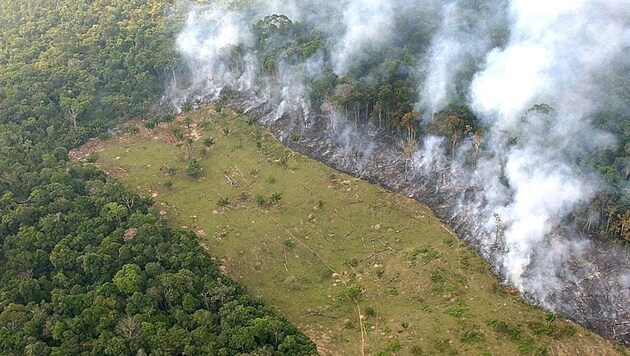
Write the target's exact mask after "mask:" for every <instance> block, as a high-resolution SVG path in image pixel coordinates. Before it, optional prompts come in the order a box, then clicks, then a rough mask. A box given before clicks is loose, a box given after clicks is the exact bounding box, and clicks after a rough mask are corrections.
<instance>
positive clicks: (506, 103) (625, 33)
mask: <svg viewBox="0 0 630 356" xmlns="http://www.w3.org/2000/svg"><path fill="white" fill-rule="evenodd" d="M274 13H278V14H285V15H287V16H288V17H289V18H291V19H292V20H293V21H299V22H302V23H305V24H308V25H309V26H312V27H313V28H315V29H317V30H319V31H321V33H323V34H324V37H325V43H324V47H325V48H324V49H323V50H320V51H319V52H318V53H317V54H315V55H314V56H312V57H311V58H309V59H308V60H307V61H305V62H300V63H289V62H287V63H284V62H282V63H278V65H277V69H276V73H274V75H273V76H269V75H264V74H262V71H261V68H259V67H258V66H259V65H258V64H257V63H259V60H260V58H258V57H257V56H258V55H259V53H257V52H256V51H254V50H252V48H253V46H254V42H255V38H253V34H252V32H251V25H252V24H253V23H255V22H256V21H257V20H259V19H261V18H263V17H265V16H267V15H271V14H274ZM399 23H407V24H413V26H416V29H419V31H418V33H422V34H424V35H426V36H428V37H429V38H430V40H429V41H427V48H422V49H416V51H417V52H418V53H412V54H413V55H415V56H416V59H417V61H418V62H417V63H418V64H417V68H414V69H410V70H409V71H410V72H412V73H414V75H415V79H416V80H417V82H418V93H419V98H418V103H417V105H416V106H417V107H419V108H420V109H421V110H422V111H424V113H425V115H424V117H425V119H426V120H427V121H430V120H431V118H432V117H433V115H431V114H432V113H435V112H439V111H440V110H443V109H444V108H445V106H446V105H447V104H449V103H451V102H459V103H465V104H467V105H468V106H469V107H470V108H472V110H473V111H474V113H475V114H476V115H477V117H478V118H479V119H480V121H481V126H482V127H483V128H484V133H483V144H482V145H480V146H479V147H478V150H479V152H478V153H477V154H476V162H475V164H474V165H471V164H470V163H469V162H468V159H469V158H470V154H469V152H470V151H471V150H472V147H473V142H472V140H471V139H470V138H468V139H466V140H465V141H464V142H463V143H462V144H461V145H460V146H459V149H458V150H456V151H455V152H448V150H447V149H446V148H445V147H446V146H449V145H448V143H447V142H446V141H448V140H445V139H444V138H441V137H435V136H425V137H424V139H423V141H422V144H421V145H420V148H419V149H418V150H417V151H416V152H415V153H414V154H413V156H412V158H411V161H412V165H411V166H412V167H414V170H415V173H416V174H418V175H420V176H430V175H432V174H433V175H437V176H439V180H438V185H437V186H436V190H437V191H438V192H441V191H448V192H450V194H452V195H455V194H458V196H457V197H456V198H454V201H455V202H457V203H459V204H455V205H456V206H455V207H454V209H453V215H455V216H460V217H464V219H465V220H466V221H468V222H469V223H470V224H472V225H475V226H474V227H471V231H475V235H474V236H473V237H472V239H473V240H474V241H473V242H474V244H475V245H476V246H478V248H479V249H480V251H481V252H482V254H484V256H486V257H488V258H489V259H490V260H491V261H492V262H493V263H494V264H495V267H496V270H498V271H499V272H500V273H501V274H502V275H503V276H504V277H505V278H506V281H507V282H509V283H511V284H512V285H514V286H515V287H517V288H518V289H519V290H520V291H522V292H524V293H525V294H527V295H532V296H534V297H535V299H536V300H537V301H538V302H539V303H542V304H544V305H546V306H547V307H549V308H554V305H553V302H552V301H551V299H550V298H552V297H553V296H554V295H555V294H557V292H558V288H559V287H558V284H560V283H558V281H559V279H560V278H565V279H564V281H565V283H577V282H575V280H577V279H579V278H583V277H575V276H571V273H569V272H568V271H567V270H566V266H567V264H568V261H569V259H571V258H572V259H575V258H577V257H576V256H578V257H581V256H582V255H584V254H586V253H590V251H591V250H590V249H592V248H593V246H592V244H591V243H590V242H589V240H587V239H584V238H583V237H580V236H579V234H577V233H575V232H574V230H571V229H569V228H567V229H565V230H563V231H564V232H565V233H566V236H559V235H558V234H557V231H558V228H560V227H563V226H564V225H566V222H567V219H568V218H570V217H571V214H572V213H573V212H574V211H576V210H577V209H579V208H581V207H583V206H585V205H586V204H588V203H589V202H590V201H591V200H592V199H593V198H594V197H595V195H596V194H598V193H599V192H601V190H602V189H603V186H602V184H601V183H600V180H599V179H598V177H597V176H596V174H594V173H587V172H585V170H584V169H583V167H580V166H579V161H580V159H581V158H582V157H584V155H586V154H589V153H591V152H593V151H595V150H599V149H602V148H614V147H615V146H616V144H617V143H616V142H615V140H614V138H613V137H612V135H610V134H607V133H605V132H603V131H599V130H597V129H595V128H594V127H593V123H592V120H593V116H594V114H595V113H596V112H597V111H598V110H601V109H602V106H603V105H606V102H607V100H608V95H609V90H608V87H607V82H609V81H610V78H611V77H612V78H614V77H615V76H616V75H617V74H611V73H617V72H615V70H617V71H618V68H623V67H625V68H628V67H630V56H628V53H630V1H628V0H556V1H542V0H512V1H509V0H493V1H485V2H482V1H480V2H461V1H447V2H440V1H433V0H431V1H429V0H425V1H412V0H404V1H394V0H380V1H379V0H370V1H358V0H342V1H328V2H322V1H314V0H305V1H299V2H298V1H280V0H267V1H258V2H256V3H255V4H254V5H253V6H252V7H251V8H250V9H248V10H247V11H244V10H243V9H242V8H239V7H238V6H212V5H211V6H206V7H199V6H195V7H192V8H191V11H190V15H189V17H188V20H187V23H186V26H185V28H184V30H183V31H182V32H181V33H180V35H179V36H178V38H177V49H178V51H179V53H180V54H181V55H182V57H183V59H184V61H186V63H187V67H188V68H189V70H190V71H191V78H192V79H191V81H190V83H189V86H188V87H187V88H179V87H176V88H173V89H172V91H171V92H170V93H169V95H170V100H172V101H173V102H175V103H178V102H181V101H182V100H183V99H185V98H186V97H187V96H190V95H208V96H210V97H215V96H216V95H217V94H218V93H219V92H220V91H221V90H222V89H223V88H226V87H229V88H232V89H236V90H239V91H250V92H254V93H255V96H256V97H257V98H258V99H259V101H261V102H262V101H266V102H268V103H271V104H273V107H274V110H273V112H271V113H270V114H269V115H268V117H267V118H266V119H267V120H270V121H271V120H273V121H275V120H278V119H279V118H281V117H283V116H284V115H288V116H291V117H296V118H305V120H303V121H299V120H298V121H299V122H298V124H299V125H302V127H305V126H308V125H309V124H310V120H309V117H310V116H311V114H312V113H313V112H314V111H319V112H323V113H325V114H327V115H329V116H330V117H329V123H328V129H329V131H330V137H332V140H333V141H334V145H333V146H334V147H338V148H336V149H338V152H337V153H336V154H335V155H333V157H334V159H335V160H337V161H341V162H343V164H342V166H349V165H351V164H354V165H355V166H356V169H357V171H358V172H362V170H363V169H364V167H366V166H368V165H369V162H368V161H369V159H370V158H371V157H373V155H375V154H377V153H375V151H376V150H375V149H374V147H373V142H372V139H371V138H370V137H366V136H361V134H359V132H358V131H357V130H356V125H354V123H351V122H349V121H348V119H347V118H345V117H344V116H343V113H341V112H340V111H335V110H334V108H331V107H330V105H329V103H325V105H327V106H326V107H312V103H311V102H310V100H309V92H308V90H307V88H306V87H305V84H304V81H305V80H306V79H307V78H313V77H318V76H319V75H321V74H322V73H323V72H324V69H325V68H327V67H328V68H331V69H332V71H333V72H334V73H335V74H336V75H338V76H339V77H342V76H344V75H347V74H348V73H350V72H352V70H353V69H356V67H357V65H359V64H361V63H363V62H365V61H369V60H370V59H372V56H375V55H378V56H381V57H378V58H391V57H388V54H389V53H390V52H391V53H404V51H403V52H395V51H391V48H390V47H394V46H397V48H399V47H403V48H404V49H406V48H408V47H409V48H416V47H414V43H399V42H400V38H407V37H405V36H407V35H408V33H397V31H399V27H397V24H399ZM434 24H437V26H436V25H434ZM409 38H414V39H415V38H416V37H409ZM230 53H231V55H232V56H237V57H239V59H238V60H237V61H234V60H233V58H232V60H226V54H230ZM234 63H236V68H235V67H234V66H235V64H234ZM472 73H474V75H472ZM541 104H544V105H541ZM475 145H476V144H475ZM357 152H362V155H361V156H360V157H359V156H358V154H357ZM359 158H360V159H359ZM352 162H355V163H352ZM629 166H630V164H629ZM625 189H630V188H628V187H626V188H625ZM469 190H472V191H474V192H476V193H475V196H474V197H472V198H471V197H468V196H466V193H464V192H466V191H469ZM497 246H498V247H497ZM588 271H589V273H590V274H591V275H597V276H599V275H600V274H599V271H598V270H597V267H596V266H593V267H589V269H588ZM561 276H565V277H561ZM611 278H613V279H614V281H613V282H610V283H612V284H615V283H616V285H627V284H628V282H627V281H628V280H630V274H628V271H620V272H619V276H613V277H611ZM574 279H575V280H574ZM621 300H622V302H623V301H624V300H626V299H623V298H622V299H621ZM620 303H621V302H620ZM625 308H627V306H626V307H625ZM625 310H627V309H625ZM574 317H575V318H579V317H578V316H574Z"/></svg>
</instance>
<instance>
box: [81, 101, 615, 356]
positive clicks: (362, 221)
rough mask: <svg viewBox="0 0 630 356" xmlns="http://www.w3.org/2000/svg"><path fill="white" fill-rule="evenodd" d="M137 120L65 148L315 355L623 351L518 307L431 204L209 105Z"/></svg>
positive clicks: (536, 311)
mask: <svg viewBox="0 0 630 356" xmlns="http://www.w3.org/2000/svg"><path fill="white" fill-rule="evenodd" d="M138 127H140V130H139V132H138V133H127V134H124V135H122V136H121V137H115V138H110V139H109V140H106V141H93V142H90V143H89V144H88V145H86V146H85V147H83V148H82V149H81V150H80V151H77V152H73V155H74V157H75V158H77V159H83V160H86V159H87V158H90V159H91V160H96V164H97V165H99V166H100V167H101V168H103V169H104V170H106V171H107V172H109V173H110V174H112V175H115V176H116V177H118V178H119V179H121V180H122V181H123V182H124V183H125V184H127V185H129V186H131V187H134V188H136V189H137V190H138V191H139V192H140V193H142V194H144V195H147V196H152V197H153V198H154V200H155V207H156V209H158V211H159V213H160V214H161V215H163V216H164V217H165V218H166V219H168V220H169V221H171V222H172V223H173V224H177V225H179V226H182V227H183V228H186V229H193V230H194V231H195V232H196V233H197V235H198V236H199V238H200V243H202V244H203V245H204V246H205V247H207V248H208V249H209V250H210V251H211V254H212V255H213V256H214V257H215V258H217V259H218V262H219V263H220V265H221V266H222V267H221V268H222V269H223V270H224V271H225V273H227V274H228V275H230V276H231V277H233V278H235V279H236V280H238V281H240V282H241V283H242V284H243V285H245V286H246V287H247V289H248V290H249V293H250V294H252V295H253V296H254V297H256V298H260V299H261V300H263V301H264V302H266V303H268V304H269V305H271V306H273V307H274V308H276V309H277V310H278V311H279V312H280V313H281V314H282V315H284V316H286V317H287V318H288V319H289V320H290V321H292V322H293V323H294V324H295V325H297V326H298V327H300V328H302V330H304V331H305V332H306V333H307V334H308V335H309V336H310V337H312V338H313V340H314V341H315V342H316V343H317V344H318V347H319V350H320V352H321V353H322V354H331V355H360V354H362V353H364V354H366V355H424V354H429V355H431V354H436V355H444V354H446V355H448V354H452V355H455V354H460V355H508V354H524V355H533V354H536V355H544V354H550V355H554V354H565V355H578V354H597V355H605V354H618V353H622V352H623V350H621V349H620V348H617V347H616V346H614V345H612V344H611V343H609V342H608V341H605V340H603V339H602V338H600V337H598V336H596V335H594V334H592V333H589V332H588V331H586V330H584V329H583V328H581V327H579V326H577V325H575V324H572V323H570V322H567V321H564V320H560V319H556V318H555V317H554V316H552V315H549V314H547V313H545V312H544V311H542V310H541V309H539V308H536V307H533V306H529V305H525V304H524V303H523V302H521V300H520V299H519V298H518V297H517V296H515V295H512V294H511V293H510V292H509V291H508V290H506V289H505V288H504V287H502V286H501V285H499V284H498V283H497V280H496V279H495V278H494V277H493V276H492V274H491V273H490V271H489V269H488V267H487V266H486V264H485V262H484V261H483V260H482V259H481V258H479V257H478V256H477V255H476V254H475V253H474V252H473V251H472V250H470V249H469V248H467V247H466V246H465V245H463V244H462V243H461V242H460V241H459V240H458V239H457V238H456V237H455V236H453V235H452V233H451V232H450V231H448V230H446V229H445V228H444V227H443V225H442V224H440V223H439V222H438V221H437V220H436V218H435V217H434V216H433V214H432V212H431V211H430V210H429V209H428V208H426V207H424V206H423V205H421V204H418V203H417V202H415V201H413V200H411V199H408V198H406V197H403V196H401V195H397V194H393V193H391V192H388V191H385V190H384V189H382V188H380V187H377V186H372V185H370V184H368V183H366V182H363V181H360V180H357V179H354V178H352V177H349V176H347V175H345V174H342V173H339V172H336V171H334V170H332V169H330V168H328V167H326V166H325V165H323V164H320V163H318V162H316V161H313V160H310V159H308V158H305V157H303V156H301V155H299V154H296V153H293V152H291V151H290V150H288V149H286V148H285V147H284V146H282V145H281V144H280V143H279V142H277V141H276V140H275V139H274V138H273V137H272V136H271V135H270V134H269V133H268V132H267V131H266V130H265V129H264V128H263V127H260V126H257V125H256V124H255V123H254V122H253V120H251V118H247V117H244V116H241V115H238V114H236V113H234V112H233V111H231V110H229V109H223V110H222V111H221V112H220V113H218V112H215V111H214V110H213V109H212V108H205V109H202V110H199V111H197V112H194V113H189V114H186V115H184V116H180V117H178V118H177V119H176V120H175V121H173V122H171V123H161V124H160V125H158V126H157V127H156V128H155V129H153V130H148V129H146V128H144V127H141V125H139V124H138ZM133 131H134V130H128V131H127V132H133ZM188 138H190V139H188ZM295 139H298V140H299V137H296V138H295ZM90 153H91V154H90ZM88 156H90V157H88ZM192 159H195V160H196V161H197V162H199V164H200V168H201V170H200V172H199V173H198V175H196V176H194V177H193V176H190V175H188V174H187V168H188V167H189V166H190V163H191V161H192ZM191 173H194V172H191Z"/></svg>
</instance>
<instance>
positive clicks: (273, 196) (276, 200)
mask: <svg viewBox="0 0 630 356" xmlns="http://www.w3.org/2000/svg"><path fill="white" fill-rule="evenodd" d="M281 199H282V193H278V192H276V193H272V194H271V197H270V198H269V200H271V202H272V203H274V204H277V203H279V202H280V200H281Z"/></svg>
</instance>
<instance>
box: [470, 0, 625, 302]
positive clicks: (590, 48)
mask: <svg viewBox="0 0 630 356" xmlns="http://www.w3.org/2000/svg"><path fill="white" fill-rule="evenodd" d="M589 5H590V6H589ZM606 5H607V4H606V3H605V2H602V3H600V4H599V6H601V7H600V9H601V10H605V9H606ZM591 6H594V4H593V2H591V3H590V4H587V3H586V1H557V2H553V4H542V3H541V2H539V1H513V2H512V4H511V7H510V10H511V13H512V17H513V18H514V24H513V26H512V33H511V38H510V41H509V43H508V45H507V47H506V48H504V49H502V50H493V51H492V52H490V53H489V54H488V56H487V58H486V63H485V68H484V69H483V70H482V71H481V72H479V73H478V74H477V75H476V76H475V78H474V80H473V82H472V85H471V88H470V95H471V98H472V102H471V104H472V107H473V108H474V110H475V111H476V112H477V113H478V114H479V115H480V116H481V117H482V118H483V119H484V120H486V122H487V123H489V124H490V128H491V133H490V137H489V138H490V144H489V146H490V147H491V148H492V149H493V151H494V156H493V157H492V158H490V160H491V161H492V162H493V163H494V164H497V165H501V164H504V171H503V174H504V175H505V178H506V179H507V182H508V185H509V187H510V188H511V190H510V191H509V193H510V194H511V196H510V197H499V198H498V199H497V197H492V196H488V201H489V202H490V203H491V204H490V205H491V206H493V205H494V206H495V207H496V212H495V213H498V214H499V215H500V216H501V217H502V219H503V222H504V223H505V224H507V229H506V231H505V245H506V249H507V251H508V252H507V253H506V255H505V258H504V261H503V263H504V267H505V271H506V272H507V277H508V279H509V281H510V282H511V283H513V284H514V285H515V286H516V287H518V288H519V289H521V290H523V276H524V274H525V271H526V270H527V267H528V266H529V264H530V262H531V259H532V255H533V254H534V253H535V252H539V251H537V249H539V248H540V247H541V246H543V244H541V243H542V242H543V241H544V240H545V239H546V237H547V236H548V234H549V233H550V232H551V231H552V229H554V228H555V227H557V226H558V225H559V224H560V223H561V221H562V219H564V218H565V217H566V216H567V215H569V214H570V213H571V212H572V211H573V210H574V209H575V208H577V207H578V206H580V205H581V204H584V203H586V202H588V201H589V200H590V199H591V198H592V197H593V195H594V193H595V192H596V191H597V186H596V185H595V184H594V183H592V181H591V179H590V178H592V177H588V176H584V175H581V173H580V169H579V168H578V167H577V165H576V161H577V158H579V155H581V154H583V153H584V152H588V151H590V150H592V149H594V148H598V147H597V146H600V147H601V146H603V145H612V144H613V142H612V139H611V138H607V137H606V135H604V134H603V133H599V132H597V131H596V130H594V129H593V128H592V127H591V125H590V122H589V117H590V115H591V114H592V113H593V111H594V110H595V109H596V108H597V96H598V95H599V94H598V93H599V92H600V91H598V90H597V89H598V85H597V83H596V82H593V81H592V79H591V78H593V77H594V76H595V75H596V74H597V72H598V71H601V70H606V63H607V62H609V61H610V60H612V59H614V58H618V57H619V55H621V54H622V53H623V49H624V48H627V45H628V43H629V42H628V29H627V28H625V27H627V26H625V25H626V24H623V23H614V22H611V21H610V19H605V20H603V19H602V18H601V17H600V16H601V15H600V14H601V12H600V13H595V12H593V11H592V10H593V9H592V8H591ZM624 26H625V27H624ZM602 29H603V31H602ZM611 36H612V37H611ZM624 37H625V40H624ZM611 38H614V39H617V40H612V41H611ZM624 42H625V43H624ZM537 103H547V104H550V105H551V106H553V107H554V108H555V109H556V111H557V117H552V118H549V117H544V115H543V117H541V115H540V114H538V115H529V116H528V117H527V118H525V119H523V118H522V116H523V115H524V113H525V112H526V111H527V109H528V108H530V107H532V106H533V105H534V104H537ZM511 135H514V136H513V137H515V139H516V140H517V142H518V143H516V144H515V145H514V146H513V147H506V142H507V141H508V140H510V139H511V137H510V136H511ZM503 162H504V163H503ZM492 178H493V177H483V176H482V177H481V180H480V181H479V182H480V183H481V182H491V181H492ZM488 190H489V189H486V190H485V191H488ZM492 194H493V193H492ZM486 218H487V219H491V217H490V216H487V217H486ZM567 243H571V242H567Z"/></svg>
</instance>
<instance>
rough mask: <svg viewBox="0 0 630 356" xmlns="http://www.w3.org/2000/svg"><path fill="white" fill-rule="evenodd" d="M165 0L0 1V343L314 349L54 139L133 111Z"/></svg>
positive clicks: (142, 101) (150, 78) (161, 32)
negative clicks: (70, 157)
mask: <svg viewBox="0 0 630 356" xmlns="http://www.w3.org/2000/svg"><path fill="white" fill-rule="evenodd" d="M171 4H172V3H171V2H170V1H163V2H157V1H153V0H149V1H136V0H130V1H121V0H113V1H101V0H95V1H76V0H59V1H50V0H37V1H28V2H19V1H3V2H2V6H0V19H1V20H2V21H1V23H2V25H0V26H1V27H2V31H0V43H2V48H3V50H0V143H1V146H2V152H1V153H0V172H2V177H1V178H0V216H1V218H0V256H2V257H1V258H0V354H2V355H24V354H32V355H49V354H55V355H78V354H94V355H136V354H138V355H141V354H205V355H218V354H224V355H232V354H238V353H251V354H256V353H272V354H273V353H275V352H280V353H285V354H295V355H301V354H315V352H316V351H315V346H314V345H313V343H312V342H311V341H310V340H308V339H307V338H306V337H305V336H304V335H303V334H301V333H300V332H298V331H297V330H296V329H295V328H294V327H293V326H291V325H290V324H288V323H287V322H286V321H284V320H282V319H280V318H278V317H277V316H275V315H274V314H273V312H271V311H270V310H269V309H267V308H265V307H264V306H262V305H261V304H259V303H257V302H254V301H252V300H251V299H250V298H248V297H247V296H246V295H244V294H243V290H242V288H241V287H240V286H239V285H238V284H236V283H235V282H233V281H232V280H230V279H228V278H226V277H225V276H223V275H221V274H220V273H219V271H218V268H217V267H216V265H215V264H214V263H213V262H212V261H211V259H210V258H209V257H208V256H206V255H205V253H204V252H203V250H202V249H201V248H200V246H199V245H198V243H197V239H196V237H195V236H194V235H193V234H191V233H188V232H184V231H178V230H173V229H170V228H168V227H167V226H166V224H165V223H164V222H163V221H162V220H160V219H159V218H158V217H157V215H156V214H155V212H154V209H153V208H151V201H150V200H149V199H144V198H141V197H139V196H137V195H135V194H133V193H130V192H129V191H127V190H125V189H124V188H123V187H122V185H121V184H120V183H118V182H116V181H114V180H112V179H109V178H107V176H106V175H105V174H104V173H103V172H101V171H99V170H97V169H96V168H94V166H93V165H85V166H83V165H80V164H75V163H70V162H68V150H69V149H71V148H74V147H76V146H77V145H78V144H81V143H82V142H84V141H85V140H87V139H88V138H89V137H93V136H96V135H101V134H103V135H105V134H106V132H107V130H108V129H109V128H112V127H113V126H114V125H115V124H117V123H120V122H121V121H122V120H124V119H127V118H131V117H135V116H139V115H143V114H145V113H146V111H147V109H148V108H149V106H150V105H151V104H152V103H153V102H154V100H155V99H156V98H157V97H158V95H159V94H160V93H161V92H162V91H163V87H162V85H163V83H164V81H165V75H166V74H165V73H170V72H171V69H173V67H174V63H175V57H174V54H173V52H172V48H173V44H172V42H173V40H172V39H173V38H174V36H173V34H174V32H175V31H176V28H175V27H172V26H171V25H169V24H168V23H167V20H166V17H165V16H164V15H165V14H166V13H168V12H171V11H172V9H170V7H169V6H170V5H171ZM175 18H177V16H175ZM172 119H173V117H172V116H166V117H163V118H161V120H160V121H165V122H169V121H171V120H172ZM157 123H158V122H157V121H155V122H153V121H151V120H149V121H145V126H146V127H147V128H152V127H155V126H154V125H157ZM128 127H129V128H131V129H130V133H133V132H137V130H139V128H138V126H136V125H135V124H133V125H130V126H128ZM167 171H168V172H166V173H168V174H170V175H172V174H174V170H173V171H172V172H171V171H170V169H168V167H167Z"/></svg>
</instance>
